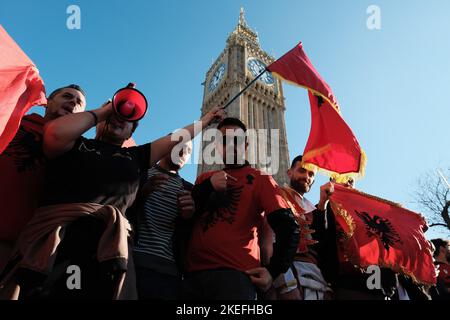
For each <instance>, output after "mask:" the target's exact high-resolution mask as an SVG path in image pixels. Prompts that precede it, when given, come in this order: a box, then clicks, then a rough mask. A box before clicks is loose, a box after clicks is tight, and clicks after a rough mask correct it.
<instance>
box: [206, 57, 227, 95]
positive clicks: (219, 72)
mask: <svg viewBox="0 0 450 320" xmlns="http://www.w3.org/2000/svg"><path fill="white" fill-rule="evenodd" d="M224 74H225V63H222V64H221V65H220V66H219V67H218V68H217V69H216V72H214V74H213V76H212V78H211V80H210V81H209V84H208V91H209V92H211V91H213V90H214V89H216V88H217V86H218V85H219V83H220V80H222V78H223V76H224Z"/></svg>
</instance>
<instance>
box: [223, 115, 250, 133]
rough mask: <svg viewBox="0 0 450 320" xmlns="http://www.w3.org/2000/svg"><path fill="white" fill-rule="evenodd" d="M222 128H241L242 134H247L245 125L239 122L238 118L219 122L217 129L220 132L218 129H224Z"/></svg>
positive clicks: (229, 118)
mask: <svg viewBox="0 0 450 320" xmlns="http://www.w3.org/2000/svg"><path fill="white" fill-rule="evenodd" d="M224 126H236V127H239V128H241V129H242V130H243V131H244V132H247V127H246V126H245V124H244V123H243V122H242V121H241V120H239V119H238V118H232V117H228V118H225V119H223V120H222V121H220V123H219V124H218V125H217V129H218V130H220V128H222V127H224Z"/></svg>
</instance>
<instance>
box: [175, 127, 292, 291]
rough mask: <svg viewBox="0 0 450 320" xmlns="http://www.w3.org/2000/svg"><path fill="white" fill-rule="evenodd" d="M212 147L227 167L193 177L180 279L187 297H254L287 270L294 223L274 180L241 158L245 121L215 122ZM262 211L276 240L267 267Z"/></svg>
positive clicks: (246, 144) (244, 136)
mask: <svg viewBox="0 0 450 320" xmlns="http://www.w3.org/2000/svg"><path fill="white" fill-rule="evenodd" d="M217 129H218V130H219V132H218V136H219V139H217V138H216V139H217V140H216V141H218V145H217V146H216V149H217V151H218V153H219V154H220V155H221V156H222V160H223V163H224V164H225V168H224V169H223V170H218V171H209V172H205V173H203V174H202V175H200V176H198V177H197V181H196V183H195V186H194V188H193V191H192V195H193V197H194V201H195V206H196V212H195V221H194V226H193V230H192V237H191V240H190V242H189V250H188V257H189V258H188V264H187V266H188V271H189V273H188V274H187V275H186V277H185V279H184V284H183V289H184V296H185V298H187V299H203V300H205V299H208V300H224V299H227V300H255V299H256V288H255V287H257V288H259V289H260V290H261V291H263V292H264V291H266V290H267V289H268V288H269V287H270V285H271V283H272V279H274V278H276V277H277V276H278V275H280V274H281V273H283V272H286V270H287V269H288V268H289V265H290V264H291V263H292V258H293V257H294V255H295V249H296V247H297V243H298V225H297V223H296V221H295V219H294V217H293V215H292V212H291V210H290V209H289V206H288V205H287V203H286V201H284V199H283V197H282V196H281V194H280V188H279V187H278V185H277V184H276V182H275V180H274V179H273V178H272V177H271V176H270V175H267V174H265V173H263V172H261V171H260V170H258V169H255V168H252V167H251V166H250V164H249V163H248V162H247V161H245V152H246V150H247V147H248V142H247V137H246V135H245V132H246V130H247V129H246V127H245V125H244V124H243V123H242V122H241V121H240V120H239V119H236V118H225V119H224V120H223V121H222V122H220V123H219V125H218V126H217ZM263 213H264V214H265V217H266V220H267V222H268V223H269V224H270V226H271V228H272V229H273V230H274V232H275V235H276V236H277V239H278V242H277V244H276V245H275V246H274V250H273V255H272V258H271V259H270V261H269V263H268V265H267V267H264V266H263V265H261V260H260V254H259V249H260V248H259V245H258V229H259V227H260V226H261V223H262V222H263Z"/></svg>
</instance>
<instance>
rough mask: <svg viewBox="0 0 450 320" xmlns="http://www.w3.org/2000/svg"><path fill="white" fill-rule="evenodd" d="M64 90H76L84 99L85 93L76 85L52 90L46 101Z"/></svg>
mask: <svg viewBox="0 0 450 320" xmlns="http://www.w3.org/2000/svg"><path fill="white" fill-rule="evenodd" d="M64 89H75V90H78V91H80V92H81V94H82V95H83V96H84V98H85V99H86V93H85V92H84V90H83V89H82V88H81V87H80V86H79V85H77V84H69V85H68V86H65V87H61V88H58V89H56V90H54V91H53V92H52V93H50V95H49V96H48V98H47V100H51V99H53V98H54V97H55V96H56V95H57V94H58V93H59V92H61V91H62V90H64Z"/></svg>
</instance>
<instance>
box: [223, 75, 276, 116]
mask: <svg viewBox="0 0 450 320" xmlns="http://www.w3.org/2000/svg"><path fill="white" fill-rule="evenodd" d="M266 71H268V70H267V68H265V69H264V70H263V71H262V72H261V73H260V74H258V75H257V76H256V77H255V78H254V79H253V80H252V81H250V83H249V84H248V85H246V86H245V88H244V89H242V90H241V91H239V93H238V94H237V95H235V96H234V97H233V99H231V100H230V101H228V102H227V104H226V105H224V106H223V107H222V108H221V109H226V108H227V107H228V106H229V105H230V104H232V103H233V102H234V100H236V99H237V98H238V97H239V96H240V95H241V94H242V93H243V92H244V91H245V90H247V89H248V88H249V87H250V86H251V85H252V84H253V83H254V82H255V81H256V80H258V79H259V78H261V76H262V75H263V74H264V73H265V72H266Z"/></svg>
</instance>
